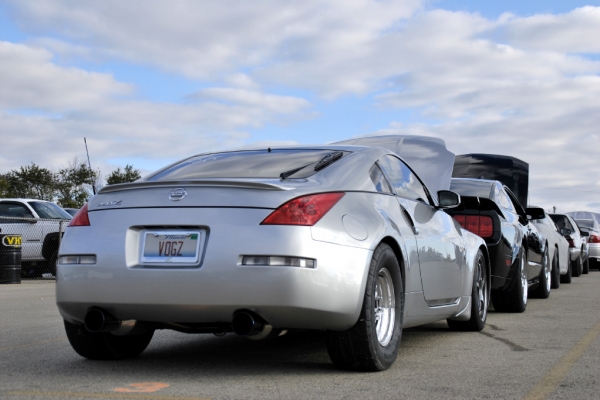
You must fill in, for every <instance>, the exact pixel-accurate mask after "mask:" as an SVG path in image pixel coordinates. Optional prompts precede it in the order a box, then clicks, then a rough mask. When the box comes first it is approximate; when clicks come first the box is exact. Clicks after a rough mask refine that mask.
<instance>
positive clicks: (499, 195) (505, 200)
mask: <svg viewBox="0 0 600 400" xmlns="http://www.w3.org/2000/svg"><path fill="white" fill-rule="evenodd" d="M496 200H498V203H499V204H500V207H502V208H504V209H507V210H510V211H512V212H514V211H515V209H514V208H513V206H512V203H511V201H510V198H509V197H508V195H507V194H506V193H505V192H504V190H502V188H500V186H496Z"/></svg>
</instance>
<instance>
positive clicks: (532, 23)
mask: <svg viewBox="0 0 600 400" xmlns="http://www.w3.org/2000/svg"><path fill="white" fill-rule="evenodd" d="M173 4H175V3H171V2H166V1H158V0H157V1H151V2H143V1H141V0H139V1H135V0H133V1H128V2H119V1H116V0H106V1H103V2H72V1H70V0H47V1H44V2H43V3H39V2H29V1H17V0H14V1H13V0H5V1H0V85H1V86H2V87H3V88H4V90H3V91H2V93H0V135H1V138H2V142H3V145H2V151H0V172H4V171H8V170H10V169H14V168H18V167H19V166H21V165H26V164H29V163H31V162H35V163H36V164H39V165H42V166H48V167H52V168H59V167H61V166H64V165H66V164H67V163H68V162H69V161H70V160H72V159H73V158H74V157H79V158H80V159H82V158H84V157H85V152H84V147H83V137H84V136H85V137H87V139H88V144H89V147H90V151H91V158H92V162H93V164H94V165H96V166H97V168H100V169H101V172H102V173H103V174H105V175H107V174H108V173H109V172H110V171H111V170H113V169H115V168H117V167H121V168H122V167H124V165H125V164H133V165H134V167H136V168H140V169H142V170H143V171H144V172H149V171H151V170H154V169H156V168H159V167H161V166H163V165H165V164H166V163H169V162H172V161H175V160H177V159H179V158H183V157H185V156H188V155H190V154H194V153H199V152H204V151H219V150H224V149H231V148H238V147H243V146H256V145H267V144H268V145H276V144H294V143H300V144H307V143H326V142H331V141H336V140H342V139H346V138H349V137H353V136H358V135H367V134H387V133H400V134H419V135H427V136H436V137H441V138H443V139H444V140H445V141H446V143H447V146H448V148H449V149H450V150H451V151H453V152H455V153H457V154H463V153H468V152H481V153H500V154H509V155H513V156H516V157H519V158H521V159H524V160H525V161H527V162H529V163H530V168H531V175H532V176H531V182H532V199H533V201H534V202H536V203H537V204H539V205H541V206H544V207H550V206H552V205H557V204H558V207H559V210H560V209H561V208H562V209H563V211H568V209H575V208H586V209H596V210H597V211H600V200H598V194H600V181H599V180H594V179H593V178H592V179H591V181H590V178H589V176H600V174H598V172H600V166H599V165H598V163H597V161H596V156H595V155H594V153H593V151H592V150H600V136H599V133H598V129H597V126H600V116H596V115H597V114H598V113H597V109H598V106H600V77H599V74H600V44H599V43H598V40H597V39H595V38H597V37H600V0H590V1H587V2H582V1H512V0H509V1H503V2H488V1H486V2H481V1H461V0H429V1H427V0H401V1H394V0H390V1H374V0H348V1H343V2H342V1H309V0H307V1H297V2H295V1H290V2H286V3H281V2H278V1H276V0H258V1H256V2H253V4H252V5H250V4H246V3H245V2H239V1H231V0H229V1H227V0H224V1H220V2H212V3H210V2H194V1H186V0H182V1H181V2H178V3H176V4H177V6H173ZM49 149H52V150H51V151H49ZM556 160H568V163H567V164H568V165H569V167H568V168H567V167H565V166H561V165H558V163H557V162H556ZM582 170H586V171H593V172H595V173H590V174H589V175H588V177H584V176H581V174H579V173H578V171H582ZM573 193H577V194H578V195H577V196H574V195H573Z"/></svg>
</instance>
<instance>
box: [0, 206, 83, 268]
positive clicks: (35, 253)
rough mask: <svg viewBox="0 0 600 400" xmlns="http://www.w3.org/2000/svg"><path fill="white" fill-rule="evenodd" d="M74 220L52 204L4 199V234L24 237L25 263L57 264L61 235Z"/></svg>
mask: <svg viewBox="0 0 600 400" xmlns="http://www.w3.org/2000/svg"><path fill="white" fill-rule="evenodd" d="M71 218H72V217H71V215H69V214H68V213H67V212H66V211H65V210H63V209H62V208H60V207H59V206H57V205H56V204H54V203H51V202H49V201H44V200H35V199H0V234H2V235H5V234H19V235H21V236H22V253H21V254H22V255H21V261H23V262H38V261H49V262H50V265H51V266H52V265H54V263H55V260H56V255H57V253H58V245H59V242H60V240H59V235H60V232H61V231H62V232H64V228H65V227H66V226H67V224H68V221H69V220H70V219H71ZM61 225H62V227H61Z"/></svg>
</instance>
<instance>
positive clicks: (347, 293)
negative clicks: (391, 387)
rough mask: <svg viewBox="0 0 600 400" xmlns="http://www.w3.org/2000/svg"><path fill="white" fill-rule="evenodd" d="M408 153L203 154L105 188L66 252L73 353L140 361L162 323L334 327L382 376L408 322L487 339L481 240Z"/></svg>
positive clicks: (212, 328) (347, 356)
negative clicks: (441, 323) (451, 211)
mask: <svg viewBox="0 0 600 400" xmlns="http://www.w3.org/2000/svg"><path fill="white" fill-rule="evenodd" d="M459 202H460V197H459V196H458V195H457V194H455V193H453V192H450V191H447V190H440V191H438V192H437V193H435V196H432V195H431V194H430V192H429V191H428V189H427V187H426V186H425V185H424V184H423V183H422V181H421V180H420V179H419V178H418V177H417V175H416V174H415V173H414V171H413V170H411V168H410V167H409V166H408V165H407V164H406V163H405V162H403V160H402V159H401V158H399V156H397V155H396V154H395V153H393V152H392V151H390V150H386V149H383V148H380V147H361V146H347V145H330V146H305V147H286V148H273V149H271V148H269V149H263V150H242V151H230V152H222V153H212V154H201V155H197V156H193V157H190V158H187V159H184V160H182V161H180V162H177V163H175V164H173V165H171V166H168V167H166V168H164V169H162V170H159V171H157V172H155V173H153V174H151V175H150V176H148V177H145V178H143V179H141V180H138V181H136V182H134V183H127V184H119V185H110V186H105V187H104V188H103V189H102V190H101V191H100V192H99V194H98V195H96V196H94V197H93V198H92V199H91V200H90V202H89V203H88V204H87V205H85V206H84V207H83V208H82V209H81V210H80V211H79V213H78V214H77V215H76V216H75V217H74V218H73V220H72V222H71V224H70V226H69V227H68V228H67V229H66V232H65V234H64V238H63V241H62V244H61V247H60V255H59V261H58V267H57V282H56V299H57V304H58V308H59V310H60V313H61V315H62V316H63V318H64V320H65V329H66V333H67V336H68V338H69V341H70V343H71V345H72V346H73V348H74V349H75V351H76V352H77V353H79V354H80V355H82V356H83V357H87V358H90V359H122V358H128V357H133V356H136V355H138V354H140V353H141V352H142V351H144V349H145V348H146V346H147V345H148V343H149V342H150V340H151V338H152V335H153V333H154V330H155V329H174V330H177V331H180V332H187V333H214V334H217V335H223V334H226V333H227V332H235V333H236V334H239V335H245V336H250V337H253V338H265V337H268V336H275V335H278V334H281V333H283V331H284V330H290V329H317V330H325V331H326V332H327V333H326V337H327V348H328V352H329V354H330V356H331V359H332V361H333V363H334V364H335V365H336V366H338V367H340V368H344V369H353V370H383V369H386V368H388V367H389V366H390V365H391V364H392V363H393V362H394V360H395V358H396V354H397V352H398V347H399V345H400V338H401V334H402V328H406V327H412V326H416V325H421V324H426V323H431V322H433V321H438V320H443V319H447V320H448V325H449V326H450V328H451V329H456V330H481V329H483V327H484V325H485V321H486V316H487V307H488V302H489V294H490V270H489V260H488V254H487V248H486V246H485V243H484V241H483V240H482V239H481V238H479V237H478V236H476V235H473V234H471V233H470V232H468V231H466V230H464V229H462V228H461V227H460V225H459V224H458V223H457V222H456V221H455V220H454V219H452V218H451V217H450V216H449V215H448V214H446V213H445V212H444V209H445V208H450V207H455V206H457V205H458V204H459Z"/></svg>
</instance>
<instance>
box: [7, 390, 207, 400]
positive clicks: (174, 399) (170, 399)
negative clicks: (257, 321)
mask: <svg viewBox="0 0 600 400" xmlns="http://www.w3.org/2000/svg"><path fill="white" fill-rule="evenodd" d="M7 394H8V395H9V396H43V397H58V398H66V397H84V398H86V397H87V398H93V399H153V400H210V399H209V398H208V397H185V396H184V397H180V396H159V395H154V394H148V393H144V394H133V393H85V392H34V391H26V390H20V391H16V392H8V393H7Z"/></svg>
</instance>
